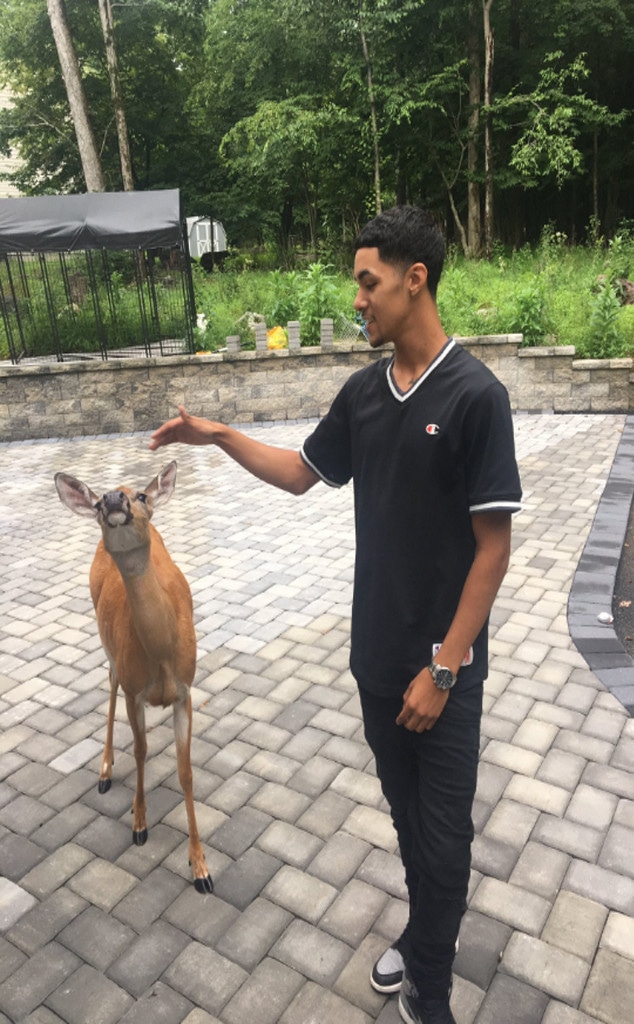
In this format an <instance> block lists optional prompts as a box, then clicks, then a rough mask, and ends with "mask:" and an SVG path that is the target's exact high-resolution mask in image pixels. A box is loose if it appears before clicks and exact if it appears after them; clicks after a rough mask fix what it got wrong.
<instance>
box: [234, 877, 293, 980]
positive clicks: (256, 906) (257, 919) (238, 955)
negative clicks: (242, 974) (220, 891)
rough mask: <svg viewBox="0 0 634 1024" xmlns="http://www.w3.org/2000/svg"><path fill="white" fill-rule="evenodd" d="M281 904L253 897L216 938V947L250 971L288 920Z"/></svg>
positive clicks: (288, 916)
mask: <svg viewBox="0 0 634 1024" xmlns="http://www.w3.org/2000/svg"><path fill="white" fill-rule="evenodd" d="M292 919H293V918H292V915H291V914H290V913H289V912H288V911H287V910H284V909H283V908H282V907H279V906H277V904H275V903H271V902H270V901H269V900H265V899H263V898H262V897H259V896H258V897H256V898H255V899H254V900H253V902H251V903H249V905H248V906H247V907H245V909H244V912H243V913H242V914H240V916H239V917H237V918H236V920H235V921H234V922H233V924H231V925H230V926H229V928H227V930H226V931H225V932H224V934H223V935H222V936H221V937H220V938H219V939H218V941H217V942H216V950H217V952H218V953H221V954H222V955H223V956H226V957H228V959H229V960H233V962H234V963H237V964H239V965H240V967H243V968H244V969H245V971H249V972H251V971H252V970H253V969H254V968H255V967H256V965H257V964H258V963H259V962H260V961H261V960H263V959H264V957H265V956H266V955H267V953H268V952H269V950H270V948H271V946H272V945H273V943H274V942H276V941H277V939H278V938H279V937H280V935H281V934H282V932H283V931H284V930H285V929H286V928H287V927H288V925H289V924H290V922H291V921H292Z"/></svg>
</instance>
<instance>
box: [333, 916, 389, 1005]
mask: <svg viewBox="0 0 634 1024" xmlns="http://www.w3.org/2000/svg"><path fill="white" fill-rule="evenodd" d="M356 945H357V948H356V949H355V952H354V953H353V954H352V956H351V957H350V959H349V960H348V963H347V964H346V966H345V967H344V969H343V970H342V972H341V974H340V975H339V977H338V978H337V980H336V982H335V986H334V990H335V992H336V993H337V994H338V995H340V996H343V997H344V998H345V999H346V1000H347V1002H348V1003H349V1004H351V1005H353V1006H358V1007H360V1008H361V1009H362V1010H365V1012H366V1013H368V1014H369V1015H370V1017H373V1018H374V1017H376V1015H377V1014H378V1012H379V1011H380V1009H381V1007H382V1005H383V1003H384V997H383V996H381V995H380V994H379V993H378V992H375V991H374V989H373V988H372V987H371V985H369V984H368V979H369V976H370V971H371V970H372V965H373V964H374V963H375V961H376V960H377V959H378V957H379V956H380V955H381V953H382V952H383V948H384V946H383V942H382V941H381V940H380V939H379V937H378V936H376V935H368V936H366V938H365V939H364V940H363V941H362V942H361V943H360V944H356Z"/></svg>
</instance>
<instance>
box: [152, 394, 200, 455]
mask: <svg viewBox="0 0 634 1024" xmlns="http://www.w3.org/2000/svg"><path fill="white" fill-rule="evenodd" d="M213 441H214V424H213V423H211V422H210V421H209V420H205V419H203V418H202V417H201V416H190V414H189V413H188V412H187V411H186V409H185V407H184V406H183V405H179V407H178V416H176V418H175V419H173V420H168V421H167V423H164V424H163V426H162V427H159V428H158V430H155V431H154V433H153V434H152V438H151V440H150V448H151V449H152V451H155V450H156V449H157V448H162V447H163V445H165V444H175V443H177V442H178V443H180V444H213Z"/></svg>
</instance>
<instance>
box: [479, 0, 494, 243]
mask: <svg viewBox="0 0 634 1024" xmlns="http://www.w3.org/2000/svg"><path fill="white" fill-rule="evenodd" d="M492 4H493V0H482V13H483V15H484V106H485V111H486V117H485V122H484V248H485V251H486V255H487V259H488V258H489V257H490V255H491V251H492V248H493V124H492V122H491V113H490V107H491V101H492V99H493V57H494V45H493V32H492V29H491V6H492Z"/></svg>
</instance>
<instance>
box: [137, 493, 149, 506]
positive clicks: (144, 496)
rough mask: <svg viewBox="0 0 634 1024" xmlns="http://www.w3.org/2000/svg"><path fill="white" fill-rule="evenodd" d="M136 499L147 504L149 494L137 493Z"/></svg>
mask: <svg viewBox="0 0 634 1024" xmlns="http://www.w3.org/2000/svg"><path fill="white" fill-rule="evenodd" d="M136 500H137V501H140V502H142V504H143V505H145V503H146V501H147V494H143V493H141V494H137V496H136Z"/></svg>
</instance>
